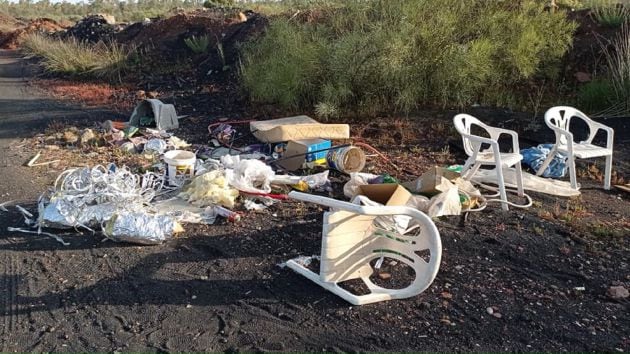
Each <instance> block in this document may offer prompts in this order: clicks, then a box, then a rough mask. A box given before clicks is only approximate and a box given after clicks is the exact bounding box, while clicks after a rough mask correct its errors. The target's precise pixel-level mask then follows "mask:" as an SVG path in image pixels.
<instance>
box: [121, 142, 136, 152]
mask: <svg viewBox="0 0 630 354" xmlns="http://www.w3.org/2000/svg"><path fill="white" fill-rule="evenodd" d="M118 148H119V149H120V150H122V151H124V152H128V153H133V154H135V153H136V152H138V150H137V149H136V145H135V144H134V143H132V142H130V141H127V142H124V143H123V144H122V145H120V146H119V147H118Z"/></svg>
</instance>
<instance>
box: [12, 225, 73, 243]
mask: <svg viewBox="0 0 630 354" xmlns="http://www.w3.org/2000/svg"><path fill="white" fill-rule="evenodd" d="M7 231H11V232H22V233H26V234H35V235H44V236H50V237H52V238H54V239H55V240H56V241H57V242H59V243H61V244H62V245H64V246H70V244H69V243H68V242H66V241H64V240H63V239H62V238H61V237H59V236H57V235H55V234H51V233H48V232H43V231H41V230H39V231H32V230H25V229H20V228H18V227H7Z"/></svg>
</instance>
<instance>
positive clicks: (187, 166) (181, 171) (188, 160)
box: [163, 150, 197, 186]
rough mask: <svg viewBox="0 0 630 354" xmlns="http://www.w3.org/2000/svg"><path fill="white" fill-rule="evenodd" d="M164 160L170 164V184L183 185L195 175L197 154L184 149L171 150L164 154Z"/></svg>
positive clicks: (168, 172)
mask: <svg viewBox="0 0 630 354" xmlns="http://www.w3.org/2000/svg"><path fill="white" fill-rule="evenodd" d="M163 159H164V162H166V164H167V165H168V168H167V170H166V171H167V176H168V184H170V185H172V186H181V185H182V184H184V182H185V181H186V180H187V179H189V178H192V177H193V176H194V175H195V161H196V160H197V158H196V157H195V154H194V153H192V152H190V151H184V150H171V151H167V152H166V153H165V154H164V157H163Z"/></svg>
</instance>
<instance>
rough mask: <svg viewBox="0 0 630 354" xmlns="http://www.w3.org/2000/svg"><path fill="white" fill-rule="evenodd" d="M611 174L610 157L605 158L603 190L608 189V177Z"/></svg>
mask: <svg viewBox="0 0 630 354" xmlns="http://www.w3.org/2000/svg"><path fill="white" fill-rule="evenodd" d="M611 174H612V155H608V156H606V174H605V175H604V189H606V190H609V189H610V177H611Z"/></svg>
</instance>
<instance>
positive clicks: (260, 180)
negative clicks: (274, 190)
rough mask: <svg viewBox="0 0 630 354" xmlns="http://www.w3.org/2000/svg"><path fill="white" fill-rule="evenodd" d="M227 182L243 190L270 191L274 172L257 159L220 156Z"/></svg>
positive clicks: (250, 191) (254, 191)
mask: <svg viewBox="0 0 630 354" xmlns="http://www.w3.org/2000/svg"><path fill="white" fill-rule="evenodd" d="M221 163H223V165H224V166H225V168H226V170H225V176H226V178H227V180H228V183H229V184H230V185H231V186H232V187H234V188H236V189H238V190H240V191H243V192H249V193H256V194H258V193H263V194H266V193H270V192H271V181H272V180H273V178H274V177H275V175H276V174H275V172H273V170H272V169H271V167H269V166H268V165H266V164H265V163H264V162H262V161H259V160H241V159H240V156H231V155H226V156H222V157H221Z"/></svg>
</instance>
